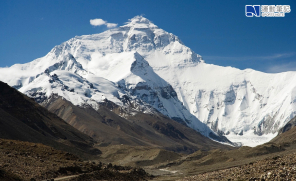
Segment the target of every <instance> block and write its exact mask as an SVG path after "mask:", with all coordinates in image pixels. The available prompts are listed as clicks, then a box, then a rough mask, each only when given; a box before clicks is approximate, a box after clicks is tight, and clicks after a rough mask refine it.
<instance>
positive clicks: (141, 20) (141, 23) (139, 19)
mask: <svg viewBox="0 0 296 181" xmlns="http://www.w3.org/2000/svg"><path fill="white" fill-rule="evenodd" d="M127 26H128V27H137V28H141V27H142V28H148V27H149V28H157V26H156V25H155V24H153V23H152V22H151V21H150V20H148V19H147V18H145V17H143V16H139V15H138V16H135V17H133V18H132V19H129V21H128V22H127V23H126V25H124V27H127Z"/></svg>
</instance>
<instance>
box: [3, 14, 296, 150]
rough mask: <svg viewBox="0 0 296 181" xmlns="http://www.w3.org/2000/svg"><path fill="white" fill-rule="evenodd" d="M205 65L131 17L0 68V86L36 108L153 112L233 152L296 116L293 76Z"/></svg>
mask: <svg viewBox="0 0 296 181" xmlns="http://www.w3.org/2000/svg"><path fill="white" fill-rule="evenodd" d="M205 61H206V60H205ZM205 61H204V60H203V59H202V57H201V56H200V55H198V54H196V53H195V52H193V51H192V50H191V49H190V48H189V47H186V46H185V45H184V44H183V43H182V42H181V40H180V39H179V38H178V37H177V36H175V35H173V34H172V33H168V32H166V31H164V30H162V29H160V28H159V27H158V26H156V25H155V24H153V23H152V22H151V21H149V20H148V19H146V18H145V17H143V16H136V17H134V18H132V19H130V20H129V21H128V22H127V23H126V24H125V25H123V26H120V27H118V28H114V29H110V30H107V31H105V32H102V33H100V34H93V35H82V36H76V37H74V38H72V39H70V40H68V41H66V42H64V43H62V44H61V45H58V46H55V47H54V48H53V49H52V50H51V51H50V52H49V53H48V54H47V55H45V56H44V57H41V58H38V59H36V60H33V61H32V62H29V63H26V64H15V65H13V66H11V67H6V68H0V80H1V81H3V82H6V83H8V84H9V85H10V86H12V87H14V88H16V89H18V90H19V91H20V92H22V93H24V94H26V95H28V96H29V97H32V98H34V99H35V100H36V101H37V102H38V103H42V102H44V101H47V100H48V98H49V97H50V96H51V95H52V94H57V95H59V96H61V97H63V98H64V99H66V100H68V101H70V102H71V103H73V104H74V105H78V106H85V105H89V106H91V107H92V108H94V109H98V108H99V106H100V105H99V103H100V102H103V101H104V100H106V99H107V100H109V101H112V102H114V103H115V104H117V105H118V106H121V107H123V109H126V110H128V111H126V112H127V113H128V114H136V113H137V112H144V113H149V114H153V113H154V112H160V113H162V114H163V115H165V116H168V117H169V118H171V119H174V120H175V121H178V122H180V123H182V124H185V125H187V126H189V127H191V128H193V129H195V130H197V131H199V132H200V133H201V134H203V135H205V136H207V137H210V138H212V139H214V140H217V141H220V142H223V141H221V139H220V137H224V136H225V137H227V138H228V139H229V140H230V141H231V142H233V143H237V145H246V146H256V145H259V144H262V143H265V142H268V141H269V140H271V139H272V138H273V137H275V136H276V135H277V131H278V130H279V129H280V128H282V127H283V126H285V124H286V123H287V122H288V121H289V120H290V119H292V118H293V117H294V116H295V115H296V72H284V73H278V74H267V73H263V72H259V71H255V70H251V69H246V70H239V69H236V68H233V67H222V66H216V65H212V64H207V63H206V62H205ZM121 116H123V117H124V115H121Z"/></svg>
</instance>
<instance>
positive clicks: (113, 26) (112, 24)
mask: <svg viewBox="0 0 296 181" xmlns="http://www.w3.org/2000/svg"><path fill="white" fill-rule="evenodd" d="M116 26H117V24H116V23H107V28H115V27H116Z"/></svg>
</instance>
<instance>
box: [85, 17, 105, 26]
mask: <svg viewBox="0 0 296 181" xmlns="http://www.w3.org/2000/svg"><path fill="white" fill-rule="evenodd" d="M89 22H90V24H91V25H93V26H101V25H104V24H106V23H107V21H104V20H102V19H91V20H90V21H89Z"/></svg>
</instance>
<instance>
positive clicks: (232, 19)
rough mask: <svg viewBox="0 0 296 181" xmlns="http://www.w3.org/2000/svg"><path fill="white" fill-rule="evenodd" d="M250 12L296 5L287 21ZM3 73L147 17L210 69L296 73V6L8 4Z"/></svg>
mask: <svg viewBox="0 0 296 181" xmlns="http://www.w3.org/2000/svg"><path fill="white" fill-rule="evenodd" d="M245 5H290V6H291V12H290V13H287V14H286V16H285V17H284V18H263V17H259V18H256V17H253V18H247V17H246V16H245ZM0 15H1V16H0V67H5V66H11V65H13V64H15V63H26V62H30V61H32V60H34V59H36V58H39V57H42V56H44V55H46V54H47V53H48V52H49V51H50V50H51V49H52V48H53V47H54V46H55V45H59V44H61V43H62V42H64V41H67V40H68V39H70V38H72V37H74V36H76V35H85V34H95V33H100V32H103V31H105V30H107V27H106V26H96V27H94V26H92V25H90V19H95V18H101V19H103V20H105V21H108V23H116V24H118V25H119V26H120V25H123V24H124V23H125V22H127V21H128V19H130V18H133V17H134V16H136V15H143V16H144V17H146V18H148V19H149V20H151V21H152V22H153V23H154V24H156V25H157V26H158V27H160V28H162V29H164V30H166V31H168V32H170V33H173V34H175V35H177V36H178V37H179V38H180V39H181V40H182V42H183V43H184V44H185V45H186V46H188V47H190V48H191V49H192V50H193V51H194V52H196V53H197V54H200V55H202V56H203V58H204V60H205V62H207V63H211V64H216V65H221V66H232V67H236V68H239V69H246V68H252V69H255V70H259V71H264V72H282V71H288V70H294V71H296V1H295V0H290V1H288V0H287V1H285V0H281V1H279V0H278V1H273V0H265V1H259V0H256V1H252V0H248V1H244V0H240V1H230V0H223V1H222V0H221V1H218V0H215V1H214V0H207V1H197V0H194V1H189V0H182V1H181V0H178V1H174V0H161V1H159V0H145V1H140V0H136V1H133V0H121V1H113V0H93V1H91V0H71V1H70V0H69V1H68V0H28V1H23V0H19V1H16V0H1V1H0Z"/></svg>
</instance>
